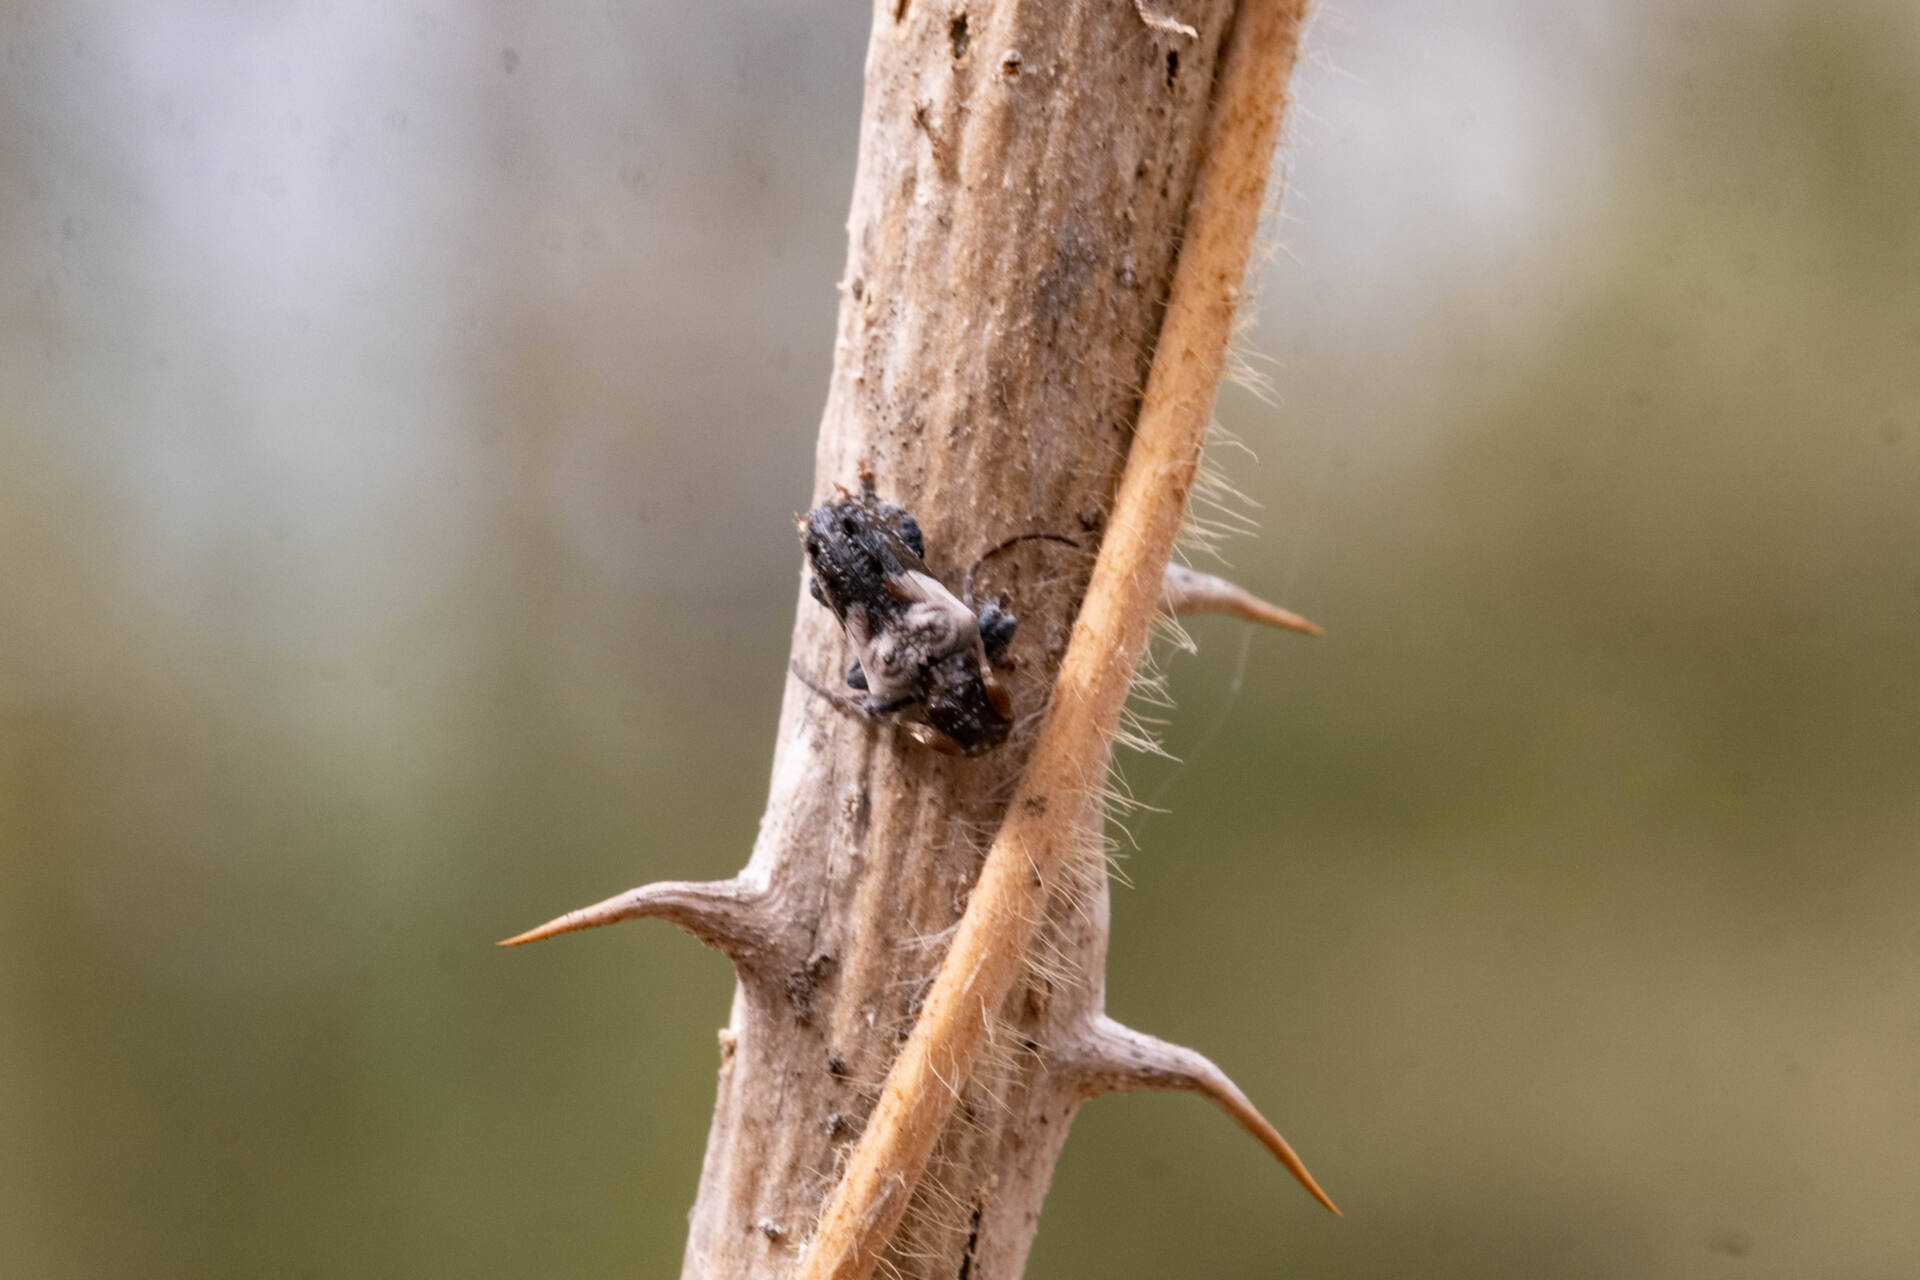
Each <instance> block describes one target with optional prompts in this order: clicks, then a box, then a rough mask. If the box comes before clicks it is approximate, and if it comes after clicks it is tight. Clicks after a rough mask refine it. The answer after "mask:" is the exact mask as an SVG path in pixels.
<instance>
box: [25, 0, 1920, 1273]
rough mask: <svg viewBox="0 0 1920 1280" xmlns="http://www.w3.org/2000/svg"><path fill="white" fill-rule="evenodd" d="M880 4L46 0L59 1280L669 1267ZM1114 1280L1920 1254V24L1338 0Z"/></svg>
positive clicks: (44, 906) (1288, 242) (1248, 486)
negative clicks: (667, 894) (1194, 1059)
mask: <svg viewBox="0 0 1920 1280" xmlns="http://www.w3.org/2000/svg"><path fill="white" fill-rule="evenodd" d="M866 18H867V13H866V7H865V6H860V5H852V4H846V5H838V6H828V5H821V4H817V3H809V4H803V3H799V2H798V0H756V2H750V3H743V4H737V5H725V6H717V7H712V6H699V5H693V4H645V3H630V4H616V3H606V4H591V5H589V4H571V3H562V4H554V5H545V6H537V5H533V4H525V3H520V4H508V3H486V4H455V3H452V2H451V0H448V2H446V3H432V4H401V5H389V4H382V3H375V2H373V0H360V2H353V0H317V2H313V3H293V2H289V3H284V4H278V5H271V6H257V5H239V4H229V3H218V2H216V0H195V2H176V3H169V2H166V0H156V2H150V3H134V2H133V0H118V2H114V0H100V2H98V3H69V4H52V3H28V2H26V0H16V2H14V3H9V4H5V5H0V318H3V319H4V325H3V326H0V386H4V399H3V400H0V573H3V574H4V577H3V578H0V582H3V583H4V590H3V591H0V1275H5V1276H7V1277H13V1276H20V1277H36V1278H37V1277H50V1278H55V1277H57V1278H65V1277H101V1276H116V1277H117V1276H139V1277H161V1278H165V1277H255V1276H263V1277H279V1276H286V1277H298V1278H301V1280H318V1278H321V1277H329V1278H331V1277H361V1276H403V1275H404V1276H435V1277H437V1276H449V1277H450V1276H483V1275H523V1274H553V1275H563V1276H581V1277H587V1276H629V1275H663V1274H673V1273H675V1272H676V1271H677V1267H678V1259H679V1254H680V1248H681V1243H682V1232H683V1230H684V1225H685V1217H684V1215H685V1211H686V1209H687V1207H688V1205H689V1204H690V1202H691V1198H692V1194H693V1188H694V1183H695V1179H696V1176H697V1170H698V1163H699V1158H700V1151H701V1148H702V1144H703V1141H704V1135H705V1129H706V1124H707V1118H708V1113H709V1108H710V1105H711V1101H712V1076H713V1071H714V1068H715V1065H716V1061H717V1055H716V1049H715V1044H714V1030H715V1028H716V1027H718V1026H719V1025H720V1024H721V1023H722V1022H723V1021H724V1019H725V1017H726V1011H727V1001H728V993H729V991H730V986H731V983H730V978H729V975H728V972H727V969H726V965H725V964H724V962H723V961H721V960H720V959H719V958H718V957H716V956H714V955H712V954H711V953H706V952H702V951H701V950H700V949H699V948H697V947H696V946H695V944H693V943H692V942H691V941H690V940H688V939H686V938H685V937H683V936H681V935H679V934H678V933H677V932H675V931H674V930H671V929H669V928H665V927H642V926H629V927H626V928H622V929H618V930H612V931H608V932H606V933H603V934H595V935H591V936H589V937H585V938H581V939H574V940H568V941H565V942H561V943H557V944H551V945H548V946H545V947H541V948H538V949H535V950H533V951H528V952H518V953H504V952H498V951H496V950H494V949H493V947H492V946H491V945H490V944H491V943H492V941H493V940H494V939H495V938H498V937H501V936H503V935H505V934H507V933H510V932H513V931H516V930H519V929H521V928H524V927H526V926H528V925H530V924H533V923H535V922H537V921H539V920H542V919H544V918H546V917H547V916H549V915H551V914H553V913H555V912H557V911H559V910H562V909H565V908H569V907H573V906H576V905H579V904H581V903H584V902H587V901H589V900H592V899H595V898H598V897H600V896H602V895H604V894H607V893H610V892H613V891H616V890H619V889H622V888H625V887H627V886H629V885H631V884H635V883H638V882H640V881H644V880H648V879H653V878H659V877H683V876H685V877H691V876H706V875H716V874H723V873H726V872H729V871H731V870H732V869H734V868H735V867H737V865H738V864H739V863H740V862H741V861H742V860H743V859H744V857H745V854H746V851H747V848H748V846H749V843H750V841H751V839H752V836H753V833H754V829H755V823H756V819H757V817H758V814H759V808H760V804H761V801H762V799H763V795H764V787H765V781H766V769H767V762H768V758H769V751H770V746H771V739H772V731H773V723H774V714H775V709H776V700H777V698H778V696H779V692H780V688H781V684H782V676H783V660H784V656H785V645H786V637H787V631H788V627H789V625H790V622H791V617H790V611H791V606H792V601H793V598H794V585H793V584H794V574H795V572H796V567H797V563H798V562H797V555H796V551H795V548H794V545H793V538H792V530H791V527H790V520H791V517H792V514H793V512H794V511H795V510H797V509H799V508H800V507H802V506H804V505H805V503H806V500H807V494H808V479H809V466H810V459H811V451H812V438H813V430H814V424H815V422H816V420H817V415H818V413H819V409H820V404H821V401H822V396H823V392H824V387H825V382H826V373H827V368H828V361H829V356H830V344H831V337H832V323H833V316H834V311H835V293H834V281H835V280H836V278H837V277H838V274H839V271H840V268H841V264H842V261H843V255H844V232H843V230H842V223H843V220H844V216H845V207H846V199H847V193H848V189H849V185H850V182H851V174H852V163H853V154H854V145H855V128H856V121H857V112H858V107H859V88H860V70H861V65H862V60H863V57H864V44H865V26H866ZM1312 49H1313V50H1314V54H1315V56H1314V58H1313V59H1312V62H1311V64H1310V65H1308V66H1306V67H1304V68H1303V70H1302V73H1301V76H1300V79H1299V89H1300V100H1299V107H1300V111H1299V114H1298V118H1297V120H1296V122H1295V126H1294V130H1293V139H1292V142H1291V145H1290V150H1289V152H1288V156H1289V159H1288V164H1289V169H1290V174H1291V192H1290V195H1289V198H1288V203H1287V206H1286V213H1285V216H1284V217H1283V218H1281V219H1279V220H1278V221H1276V223H1275V224H1274V225H1275V245H1276V248H1277V249H1278V250H1279V252H1277V253H1276V254H1275V256H1274V261H1273V263H1272V265H1271V266H1270V267H1269V268H1268V269H1267V270H1266V272H1265V275H1264V282H1263V319H1262V322H1261V324H1260V325H1259V326H1258V327H1257V328H1256V329H1255V330H1254V331H1253V332H1252V333H1251V334H1250V335H1249V336H1248V338H1247V340H1246V342H1245V354H1246V355H1247V356H1248V357H1249V359H1250V360H1251V361H1253V362H1254V363H1255V364H1256V365H1257V366H1259V367H1260V368H1261V369H1262V370H1263V371H1264V372H1265V373H1266V374H1267V376H1269V377H1270V378H1271V380H1272V382H1273V384H1274V387H1275V395H1274V397H1273V399H1272V401H1271V402H1270V403H1269V402H1263V401H1262V400H1260V399H1258V398H1256V397H1254V396H1252V395H1250V394H1247V393H1245V392H1243V391H1239V390H1233V391H1229V392H1228V393H1227V394H1226V395H1225V396H1223V399H1222V403H1221V417H1222V419H1223V421H1224V422H1225V424H1226V425H1227V426H1228V427H1229V428H1231V429H1232V430H1233V431H1234V432H1235V433H1236V434H1237V435H1238V436H1240V437H1241V438H1242V439H1243V440H1245V441H1246V442H1247V443H1248V445H1249V446H1250V447H1251V450H1252V452H1253V454H1255V455H1257V460H1255V459H1254V458H1252V457H1248V456H1245V455H1243V454H1240V453H1237V452H1227V453H1223V454H1221V455H1220V456H1219V457H1218V458H1217V459H1216V461H1217V462H1219V463H1221V464H1222V465H1223V466H1224V468H1225V469H1226V470H1227V472H1228V474H1229V475H1230V476H1231V478H1232V479H1233V480H1234V481H1235V482H1236V483H1237V484H1238V485H1239V486H1240V487H1241V488H1242V489H1244V490H1245V491H1246V492H1247V493H1248V494H1250V495H1251V496H1252V497H1253V498H1254V499H1256V500H1257V501H1258V502H1259V503H1260V504H1261V510H1260V511H1259V513H1258V516H1259V519H1260V520H1261V523H1262V525H1263V531H1262V533H1261V534H1260V535H1259V536H1258V537H1257V538H1246V539H1240V540H1238V541H1236V542H1234V543H1233V544H1232V545H1231V546H1230V548H1229V551H1228V554H1229V557H1230V558H1231V560H1232V561H1233V563H1234V566H1235V568H1234V572H1235V573H1236V575H1237V576H1239V577H1241V578H1242V579H1244V580H1245V581H1247V582H1248V583H1249V584H1251V585H1253V586H1254V587H1256V588H1257V589H1260V590H1262V591H1263V592H1266V593H1269V594H1272V595H1275V596H1277V597H1279V598H1281V599H1283V600H1284V601H1285V602H1287V603H1288V604H1291V605H1293V606H1295V607H1298V608H1300V609H1302V610H1303V611H1305V612H1307V613H1308V614H1310V615H1311V616H1312V617H1314V618H1316V619H1318V620H1320V621H1321V622H1323V623H1324V624H1326V626H1327V628H1328V631H1329V635H1328V636H1327V638H1326V639H1324V640H1322V641H1318V642H1306V641H1301V640H1298V639H1297V638H1293V637H1285V636H1275V635H1269V634H1261V635H1249V634H1246V633H1244V632H1242V631H1240V630H1237V629H1235V628H1234V627H1233V626H1230V625H1226V624H1221V623H1218V622H1216V621H1211V620H1202V621H1200V622H1199V623H1198V624H1197V625H1196V626H1195V627H1194V631H1195V632H1196V634H1197V635H1198V637H1199V639H1200V641H1201V644H1202V646H1203V652H1202V655H1201V656H1200V657H1199V658H1198V659H1189V658H1185V657H1177V658H1175V659H1174V660H1173V661H1172V664H1171V665H1172V669H1173V673H1174V689H1175V692H1176V694H1177V695H1178V698H1179V701H1180V712H1179V715H1178V718H1177V720H1176V722H1175V723H1174V724H1173V725H1172V727H1171V728H1170V730H1169V731H1168V745H1169V747H1170V749H1171V750H1172V751H1173V752H1174V754H1176V755H1177V756H1179V757H1181V759H1182V760H1183V761H1184V763H1182V764H1179V765H1177V766H1175V765H1168V764H1166V763H1164V762H1161V761H1155V760H1134V761H1129V762H1128V763H1127V765H1126V768H1127V771H1128V775H1129V778H1130V780H1131V781H1132V783H1133V785H1134V787H1135V789H1136V791H1138V792H1139V793H1141V794H1142V795H1145V796H1149V797H1151V798H1153V799H1154V800H1155V801H1156V802H1157V803H1158V804H1160V805H1162V806H1164V807H1165V808H1166V809H1167V810H1168V812H1166V813H1164V814H1150V815H1147V816H1145V817H1143V818H1140V819H1136V820H1135V822H1134V823H1133V832H1134V834H1135V836H1136V837H1137V839H1138V843H1139V849H1138V851H1137V852H1135V853H1133V854H1132V856H1131V857H1130V859H1129V860H1128V862H1127V865H1126V869H1127V873H1128V875H1129V876H1130V878H1131V880H1132V882H1133V883H1132V887H1131V888H1119V889H1117V890H1116V901H1115V931H1114V953H1113V961H1112V977H1111V992H1112V994H1111V1005H1112V1007H1113V1009H1114V1011H1115V1012H1116V1013H1117V1014H1118V1015H1119V1016H1121V1017H1123V1018H1125V1019H1126V1020H1128V1021H1131V1022H1133V1023H1135V1024H1137V1025H1140V1026H1142V1027H1145V1028H1148V1029H1150V1030H1153V1031H1156V1032H1159V1033H1161V1034H1163V1035H1167V1036H1169V1037H1171V1038H1175V1039H1179V1040H1184V1041H1186V1042H1189V1043H1192V1044H1195V1045H1197V1046H1199V1047H1201V1048H1203V1049H1205V1050H1206V1051H1208V1052H1209V1053H1211V1054H1213V1055H1214V1056H1215V1057H1216V1058H1217V1059H1218V1060H1219V1061H1220V1062H1221V1063H1222V1064H1223V1065H1225V1066H1227V1067H1228V1068H1229V1070H1231V1071H1232V1072H1233V1073H1234V1074H1235V1075H1236V1076H1237V1077H1238V1079H1239V1080H1240V1081H1241V1083H1242V1084H1243V1085H1244V1086H1245V1087H1246V1088H1247V1090H1248V1092H1249V1093H1251V1094H1252V1095H1253V1096H1254V1097H1255V1098H1256V1099H1258V1100H1260V1101H1261V1102H1262V1103H1263V1104H1264V1105H1265V1106H1266V1108H1267V1110H1268V1112H1269V1114H1270V1115H1272V1116H1273V1118H1274V1119H1275V1120H1276V1122H1277V1123H1278V1124H1279V1125H1280V1127H1281V1128H1282V1129H1283V1130H1284V1131H1285V1132H1287V1133H1288V1135H1289V1136H1290V1137H1291V1138H1293V1139H1294V1140H1295V1142H1296V1144H1297V1145H1298V1146H1299V1147H1300V1149H1301V1150H1302V1152H1303V1153H1304V1154H1305V1155H1306V1157H1307V1159H1308V1160H1309V1162H1310V1163H1311V1164H1312V1166H1313V1168H1314V1169H1315V1171H1316V1172H1317V1173H1318V1174H1319V1176H1320V1178H1321V1180H1322V1181H1323V1182H1324V1183H1325V1184H1326V1185H1327V1186H1328V1188H1329V1189H1330V1190H1331V1191H1332V1193H1333V1194H1334V1195H1335V1196H1336V1197H1337V1198H1338V1199H1339V1200H1340V1202H1341V1203H1342V1205H1343V1207H1344V1208H1345V1209H1346V1210H1347V1214H1348V1216H1347V1217H1346V1218H1345V1219H1344V1220H1341V1221H1335V1220H1333V1219H1331V1218H1328V1217H1326V1216H1325V1215H1323V1214H1322V1213H1320V1212H1319V1211H1318V1210H1316V1209H1315V1208H1314V1207H1313V1206H1312V1205H1311V1204H1310V1203H1309V1202H1308V1200H1307V1199H1306V1197H1305V1196H1303V1195H1302V1194H1300V1192H1299V1191H1298V1189H1297V1188H1295V1187H1294V1186H1293V1185H1292V1184H1291V1183H1290V1182H1289V1180H1288V1179H1287V1178H1286V1177H1285V1176H1284V1175H1282V1174H1281V1173H1280V1172H1279V1171H1278V1170H1277V1169H1275V1168H1274V1167H1272V1165H1271V1162H1270V1161H1268V1160H1267V1159H1266V1158H1265V1157H1264V1155H1263V1154H1262V1153H1261V1152H1260V1151H1259V1150H1258V1149H1257V1148H1256V1147H1255V1146H1254V1145H1253V1144H1252V1143H1250V1142H1248V1141H1247V1140H1246V1139H1244V1138H1243V1137H1242V1136H1240V1135H1239V1134H1238V1133H1237V1132H1236V1131H1235V1130H1233V1129H1232V1127H1231V1126H1230V1125H1229V1124H1228V1123H1227V1122H1226V1121H1225V1120H1223V1119H1222V1118H1220V1117H1219V1116H1217V1115H1215V1114H1214V1113H1212V1112H1211V1111H1210V1110H1209V1109H1207V1108H1206V1107H1204V1106H1203V1105H1202V1104H1200V1103H1198V1102H1196V1101H1194V1100H1192V1099H1187V1098H1177V1097H1159V1096H1156V1097H1134V1098H1127V1099H1110V1100H1102V1101H1100V1102H1097V1103H1094V1104H1092V1105H1091V1106H1089V1107H1088V1108H1087V1110H1086V1111H1085V1112H1083V1113H1082V1117H1081V1119H1080V1121H1079V1124H1078V1126H1077V1127H1076V1130H1075V1134H1074V1138H1073V1141H1072V1142H1071V1143H1069V1145H1068V1148H1067V1153H1066V1157H1065V1159H1064V1161H1063V1163H1062V1166H1061V1170H1060V1175H1059V1178H1058V1180H1057V1183H1056V1186H1055V1191H1054V1194H1053V1196H1052V1199H1051V1201H1050V1204H1049V1209H1048V1213H1047V1216H1046V1218H1045V1220H1044V1223H1043V1226H1042V1229H1041V1232H1040V1236H1039V1242H1038V1245H1037V1247H1036V1250H1035V1253H1034V1260H1033V1265H1032V1267H1031V1268H1030V1272H1031V1274H1033V1275H1035V1276H1046V1277H1108V1276H1128V1277H1134V1276H1138V1277H1147V1276H1153V1277H1162V1276H1182V1277H1186V1276H1192V1277H1227V1276H1232V1277H1270V1276H1275V1277H1277V1276H1301V1277H1377V1276H1383V1275H1395V1276H1463V1277H1465V1276H1471V1277H1516V1278H1520V1277H1528V1278H1533V1277H1563V1276H1565V1277H1574V1276H1596V1277H1598V1276H1645V1277H1718V1276H1727V1277H1733V1276H1740V1277H1781V1278H1786V1277H1796V1278H1797V1277H1806V1276H1834V1277H1850V1278H1851V1277H1911V1276H1914V1275H1916V1274H1920V1212H1917V1211H1916V1204H1920V998H1917V997H1920V9H1916V7H1915V6H1914V5H1912V4H1911V3H1910V2H1909V0H1884V2H1880V0H1849V2H1847V3H1841V4H1824V3H1817V2H1815V0H1802V2H1800V3H1785V2H1771V3H1770V2H1765V0H1695V2H1691V3H1689V2H1687V0H1681V2H1680V3H1655V2H1654V0H1618V2H1616V3H1611V4H1596V5H1581V6H1536V5H1530V4H1527V3H1524V0H1501V2H1495V0H1473V2H1471V3H1462V4H1458V5H1446V6H1430V5H1424V4H1418V3H1414V2H1413V0H1397V2H1385V0H1344V2H1343V3H1342V4H1340V5H1339V6H1338V7H1337V8H1329V9H1328V10H1327V11H1326V12H1324V13H1323V14H1322V15H1321V18H1320V21H1319V23H1318V26H1317V27H1316V30H1315V33H1314V38H1313V43H1312Z"/></svg>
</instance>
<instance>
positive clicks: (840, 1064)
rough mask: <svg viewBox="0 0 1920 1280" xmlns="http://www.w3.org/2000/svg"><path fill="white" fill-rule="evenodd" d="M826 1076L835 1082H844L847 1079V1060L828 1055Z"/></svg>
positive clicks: (831, 1054)
mask: <svg viewBox="0 0 1920 1280" xmlns="http://www.w3.org/2000/svg"><path fill="white" fill-rule="evenodd" d="M827 1074H828V1075H830V1076H832V1077H833V1078H834V1079H835V1080H845V1079H846V1078H847V1060H846V1059H845V1058H843V1057H841V1056H840V1055H839V1054H837V1053H829V1054H828V1055H827Z"/></svg>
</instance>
